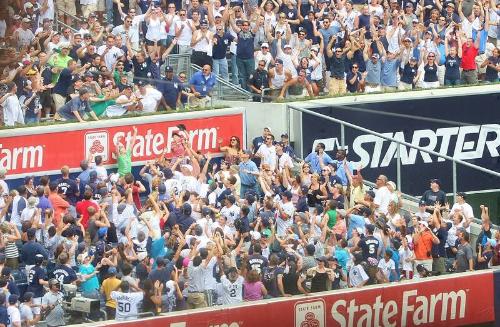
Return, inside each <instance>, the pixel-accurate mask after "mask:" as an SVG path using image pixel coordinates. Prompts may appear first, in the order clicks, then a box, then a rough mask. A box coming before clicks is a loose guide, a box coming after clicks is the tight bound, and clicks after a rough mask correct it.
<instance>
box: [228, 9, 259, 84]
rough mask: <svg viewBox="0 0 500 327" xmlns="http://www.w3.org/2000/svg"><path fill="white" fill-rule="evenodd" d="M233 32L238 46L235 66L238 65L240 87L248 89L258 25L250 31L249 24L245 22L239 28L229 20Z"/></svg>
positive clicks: (253, 61) (253, 65)
mask: <svg viewBox="0 0 500 327" xmlns="http://www.w3.org/2000/svg"><path fill="white" fill-rule="evenodd" d="M231 26H232V28H233V31H235V32H236V33H237V36H238V44H237V46H236V64H237V65H238V74H239V77H240V84H241V87H242V88H244V89H248V84H247V83H248V79H249V78H250V75H251V74H252V72H253V71H254V69H255V59H254V53H253V50H254V39H255V33H256V32H257V28H258V25H257V24H256V25H255V27H254V30H252V31H250V22H249V21H247V20H245V21H243V22H242V23H241V28H240V27H238V26H237V25H236V22H235V21H234V18H231Z"/></svg>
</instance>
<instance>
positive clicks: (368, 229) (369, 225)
mask: <svg viewBox="0 0 500 327" xmlns="http://www.w3.org/2000/svg"><path fill="white" fill-rule="evenodd" d="M365 228H366V230H367V231H368V232H369V233H373V232H374V231H375V226H373V225H372V224H368V225H366V226H365Z"/></svg>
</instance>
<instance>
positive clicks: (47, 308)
mask: <svg viewBox="0 0 500 327" xmlns="http://www.w3.org/2000/svg"><path fill="white" fill-rule="evenodd" d="M62 301H63V294H62V293H61V292H60V284H59V281H58V280H57V279H55V278H53V279H51V280H49V292H47V293H46V294H45V295H44V296H43V297H42V313H43V315H44V316H45V319H44V320H45V321H46V324H47V327H56V326H64V325H65V324H66V322H65V321H64V309H63V307H62Z"/></svg>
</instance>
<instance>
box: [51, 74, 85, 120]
mask: <svg viewBox="0 0 500 327" xmlns="http://www.w3.org/2000/svg"><path fill="white" fill-rule="evenodd" d="M59 80H61V79H59ZM91 111H92V108H90V104H89V102H88V101H83V100H82V99H80V97H76V98H74V99H71V100H70V101H68V102H66V104H65V105H64V106H62V107H61V108H60V109H59V110H58V111H57V112H58V113H59V115H60V116H62V117H63V118H65V119H67V120H76V116H75V115H74V112H78V113H79V114H80V117H81V116H83V114H84V113H86V112H91Z"/></svg>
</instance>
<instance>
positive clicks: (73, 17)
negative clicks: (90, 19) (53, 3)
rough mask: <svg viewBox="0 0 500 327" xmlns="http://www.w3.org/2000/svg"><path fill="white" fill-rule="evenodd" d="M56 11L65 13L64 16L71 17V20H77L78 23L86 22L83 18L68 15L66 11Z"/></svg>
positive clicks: (58, 9)
mask: <svg viewBox="0 0 500 327" xmlns="http://www.w3.org/2000/svg"><path fill="white" fill-rule="evenodd" d="M56 10H57V11H58V12H59V11H60V12H62V13H63V14H65V15H66V16H69V17H71V19H76V20H77V21H79V22H83V21H84V20H83V19H82V18H80V17H77V16H74V15H72V14H70V13H68V12H67V11H64V10H62V9H60V8H56Z"/></svg>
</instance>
